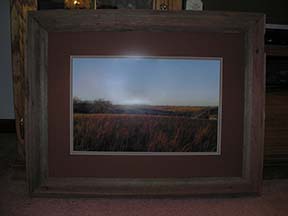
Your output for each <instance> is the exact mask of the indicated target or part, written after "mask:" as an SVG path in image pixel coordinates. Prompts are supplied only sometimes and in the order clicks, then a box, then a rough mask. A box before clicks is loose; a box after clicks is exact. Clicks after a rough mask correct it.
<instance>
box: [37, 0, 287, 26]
mask: <svg viewBox="0 0 288 216" xmlns="http://www.w3.org/2000/svg"><path fill="white" fill-rule="evenodd" d="M185 1H186V0H183V5H185ZM202 1H203V4H204V10H218V11H219V10H220V11H244V12H260V13H265V14H266V15H267V21H268V23H273V24H288V1H287V0H202ZM63 2H64V0H38V3H39V4H38V5H39V8H40V9H48V8H50V9H51V8H61V7H62V8H63V5H64V3H63ZM152 2H153V0H141V1H140V0H97V3H98V4H99V5H105V6H106V7H107V6H109V5H110V6H111V8H113V7H118V8H123V7H125V5H126V7H127V8H129V5H130V7H131V6H132V8H137V9H140V8H141V9H144V8H145V9H147V8H149V7H150V8H152ZM98 4H97V5H98Z"/></svg>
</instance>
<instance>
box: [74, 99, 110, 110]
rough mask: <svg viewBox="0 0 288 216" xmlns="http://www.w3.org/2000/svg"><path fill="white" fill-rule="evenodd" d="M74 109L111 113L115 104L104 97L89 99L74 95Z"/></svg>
mask: <svg viewBox="0 0 288 216" xmlns="http://www.w3.org/2000/svg"><path fill="white" fill-rule="evenodd" d="M73 110H74V112H75V113H109V112H111V111H112V110H113V105H112V103H111V102H110V101H108V100H104V99H98V100H94V101H88V100H81V99H80V98H78V97H74V98H73Z"/></svg>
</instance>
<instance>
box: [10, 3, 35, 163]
mask: <svg viewBox="0 0 288 216" xmlns="http://www.w3.org/2000/svg"><path fill="white" fill-rule="evenodd" d="M36 9H37V1H36V0H11V49H12V74H13V93H14V112H15V119H16V133H17V138H18V142H17V155H18V156H17V157H18V160H20V161H23V162H24V160H25V145H24V137H23V136H24V131H23V130H24V128H21V127H22V126H20V125H21V124H22V123H21V119H23V118H24V89H25V86H24V83H25V82H24V68H25V64H24V58H25V46H26V41H27V38H26V32H27V28H26V25H27V13H28V11H34V10H36Z"/></svg>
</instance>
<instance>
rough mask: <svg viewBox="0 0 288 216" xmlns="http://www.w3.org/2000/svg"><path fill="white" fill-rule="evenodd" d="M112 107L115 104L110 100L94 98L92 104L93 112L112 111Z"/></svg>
mask: <svg viewBox="0 0 288 216" xmlns="http://www.w3.org/2000/svg"><path fill="white" fill-rule="evenodd" d="M112 108H113V105H112V103H111V102H110V101H108V100H104V99H99V100H94V101H93V102H92V106H91V113H109V112H111V111H112Z"/></svg>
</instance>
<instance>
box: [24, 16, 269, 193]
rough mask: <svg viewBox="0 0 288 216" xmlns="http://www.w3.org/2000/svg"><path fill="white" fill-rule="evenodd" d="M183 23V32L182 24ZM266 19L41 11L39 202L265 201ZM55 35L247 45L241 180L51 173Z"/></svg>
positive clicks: (33, 101) (34, 47)
mask: <svg viewBox="0 0 288 216" xmlns="http://www.w3.org/2000/svg"><path fill="white" fill-rule="evenodd" d="M179 23H181V25H179ZM264 27H265V16H264V15H263V14H253V13H228V12H190V11H181V12H160V11H145V10H144V11H143V10H139V11H138V10H137V11H125V12H124V11H115V10H97V11H92V10H91V11H89V10H81V11H77V10H75V11H64V10H55V11H39V12H31V13H30V14H29V18H28V45H27V55H26V74H25V80H26V94H25V96H26V97H25V108H26V109H25V110H26V113H25V128H26V130H25V142H26V152H27V155H26V163H27V164H26V165H27V184H28V191H29V194H30V195H32V196H84V197H91V196H92V197H96V196H143V195H146V196H191V195H197V196H200V195H219V194H259V193H260V192H261V185H262V164H263V140H264V102H265V101H264V100H265V99H264V93H265V88H264V84H265V83H264V81H265V69H264V29H265V28H264ZM53 32H66V33H67V32H70V33H71V34H73V32H167V33H169V32H190V33H191V32H192V33H193V32H218V33H219V32H220V33H224V34H225V33H241V34H243V37H244V39H245V47H244V48H245V49H244V50H245V63H244V64H245V65H244V67H243V68H245V69H244V73H245V74H244V89H245V92H243V94H244V116H243V121H244V128H243V131H244V132H243V159H242V172H241V173H242V174H241V176H240V177H216V176H215V177H195V178H94V177H63V178H62V177H50V176H49V174H48V79H47V73H48V46H49V43H48V42H49V34H50V33H53Z"/></svg>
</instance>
